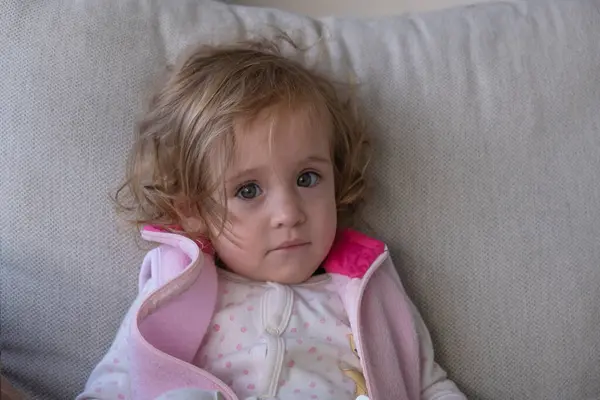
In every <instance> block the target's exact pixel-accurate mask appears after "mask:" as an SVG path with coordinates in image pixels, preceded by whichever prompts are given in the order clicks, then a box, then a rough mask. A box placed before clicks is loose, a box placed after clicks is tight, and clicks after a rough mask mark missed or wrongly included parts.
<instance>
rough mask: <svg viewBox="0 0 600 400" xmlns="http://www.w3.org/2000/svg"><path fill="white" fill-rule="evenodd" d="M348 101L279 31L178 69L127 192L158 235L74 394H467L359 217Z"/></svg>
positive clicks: (137, 215) (199, 56)
mask: <svg viewBox="0 0 600 400" xmlns="http://www.w3.org/2000/svg"><path fill="white" fill-rule="evenodd" d="M353 110H354V109H353V108H352V107H350V106H349V104H348V102H347V101H342V100H341V99H340V96H338V94H336V91H335V90H334V88H333V86H332V84H331V83H330V82H328V81H327V80H326V79H325V78H323V77H322V76H320V75H319V74H317V73H315V72H311V71H309V70H307V69H305V68H304V67H302V66H301V65H300V64H298V63H296V62H293V61H291V60H289V59H286V58H285V57H283V56H281V55H280V53H279V51H278V50H277V48H276V47H275V46H273V45H264V44H263V45H257V44H252V45H250V44H248V45H237V46H229V47H218V48H203V49H201V50H198V51H196V52H195V53H193V54H192V55H191V56H190V57H188V58H187V59H185V60H184V62H183V63H181V64H180V65H179V66H177V68H175V69H174V70H173V71H172V73H171V75H170V77H169V79H168V80H167V81H166V83H165V84H164V86H162V87H161V88H160V90H159V91H158V92H157V93H156V95H155V96H154V98H153V101H152V103H151V107H150V110H149V112H148V113H147V115H146V116H145V118H144V119H143V121H142V122H141V124H140V127H139V128H140V132H139V137H138V138H137V141H136V143H135V145H134V148H133V151H132V153H131V159H130V164H129V169H128V171H127V180H126V183H125V184H124V185H123V187H122V189H121V190H120V191H119V193H118V195H117V200H118V202H119V203H120V204H121V205H124V206H125V208H126V209H127V211H129V212H130V213H131V215H132V216H133V218H132V220H133V221H134V222H135V223H137V224H138V225H139V226H141V227H142V228H141V236H142V238H144V239H145V240H147V241H150V242H154V243H157V244H158V247H156V248H155V249H154V250H152V251H150V252H149V253H148V254H147V255H146V257H145V259H144V261H143V263H142V266H141V271H140V276H139V295H138V297H137V299H136V300H135V301H134V303H133V305H132V306H131V308H130V310H129V312H128V313H127V315H126V317H125V319H124V321H123V323H122V325H121V327H120V329H119V332H118V333H117V337H116V339H115V341H114V343H113V344H112V346H111V348H110V349H109V351H108V353H107V354H106V356H105V357H104V358H103V359H102V361H101V362H100V363H99V364H98V365H97V366H96V368H95V369H94V371H93V372H92V374H91V376H90V377H89V380H88V382H87V384H86V387H85V391H84V393H82V394H81V395H80V396H79V397H78V399H110V400H112V399H119V400H122V399H139V400H148V399H161V400H165V399H175V400H184V399H189V400H203V399H217V398H224V399H228V400H234V399H236V400H237V399H241V400H248V399H282V400H288V399H320V400H325V399H347V400H351V399H352V400H354V399H371V400H389V399H393V400H417V399H432V400H433V399H436V400H459V399H465V397H464V396H463V395H462V394H461V393H460V391H459V390H458V389H457V388H456V386H455V385H454V384H453V383H452V382H451V381H450V380H448V379H447V378H446V374H445V373H444V371H443V370H442V369H441V368H440V367H439V366H438V365H437V364H436V363H435V362H434V360H433V349H432V344H431V339H430V336H429V334H428V332H427V329H426V328H425V325H424V323H423V320H422V319H421V317H420V315H419V314H418V312H417V311H416V309H415V308H414V306H413V305H412V303H411V302H410V300H409V299H408V297H407V296H406V293H405V291H404V289H403V288H402V284H401V283H400V279H399V277H398V275H397V273H396V270H395V269H394V265H393V264H392V260H391V259H390V255H389V252H388V249H387V247H386V246H385V244H383V243H382V242H380V241H378V240H376V239H374V238H371V237H368V236H366V235H364V234H362V233H359V232H357V231H355V230H352V229H349V226H350V222H351V221H352V217H353V216H355V214H356V212H357V210H358V208H359V206H360V204H361V202H362V200H363V197H364V188H365V169H366V166H367V162H368V158H369V157H368V150H367V149H368V146H367V145H368V143H367V138H366V137H365V132H364V130H363V127H362V126H361V125H360V124H359V122H358V119H357V117H356V115H355V113H354V111H353ZM124 196H125V197H124Z"/></svg>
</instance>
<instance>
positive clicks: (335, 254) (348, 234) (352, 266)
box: [324, 229, 385, 278]
mask: <svg viewBox="0 0 600 400" xmlns="http://www.w3.org/2000/svg"><path fill="white" fill-rule="evenodd" d="M384 250H385V244H384V243H383V242H380V241H379V240H377V239H373V238H370V237H368V236H367V235H364V234H362V233H360V232H358V231H354V230H351V229H345V230H343V231H339V232H338V235H337V237H336V239H335V241H334V242H333V246H332V247H331V250H330V251H329V255H328V256H327V258H326V259H325V263H324V267H325V271H327V272H328V273H330V274H340V275H344V276H347V277H349V278H362V277H363V276H365V273H366V272H367V270H368V269H369V267H370V266H371V265H372V264H373V262H375V260H376V259H377V257H379V255H380V254H381V253H383V252H384Z"/></svg>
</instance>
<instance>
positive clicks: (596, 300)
mask: <svg viewBox="0 0 600 400" xmlns="http://www.w3.org/2000/svg"><path fill="white" fill-rule="evenodd" d="M0 9H1V10H2V12H1V13H0V40H1V43H2V45H1V47H0V55H1V57H0V94H1V96H2V100H1V101H0V135H1V137H0V204H1V206H0V268H1V269H0V278H1V279H0V289H1V294H0V301H1V307H2V313H1V317H0V325H1V326H0V331H1V349H2V360H1V361H2V365H3V368H4V371H3V372H4V373H5V374H6V376H7V377H8V378H9V379H10V380H12V381H14V382H15V383H16V384H17V385H18V386H20V387H23V388H25V389H26V390H28V391H30V392H31V393H35V394H36V397H37V398H40V399H61V400H62V399H66V398H71V397H73V395H74V394H75V393H76V392H77V391H78V390H80V389H81V387H82V385H83V383H84V381H85V377H86V375H87V374H88V373H89V371H90V369H91V368H92V366H93V365H94V364H95V363H96V362H97V361H98V360H99V359H100V357H101V356H102V354H103V353H104V352H105V351H106V349H107V347H108V345H109V343H110V341H111V340H112V338H113V335H114V332H115V330H116V329H117V327H118V324H119V321H120V319H121V317H122V315H123V314H124V312H125V310H126V308H127V306H128V304H130V302H131V300H132V299H133V297H134V296H135V286H136V285H135V284H136V280H135V276H136V270H135V268H134V267H132V266H136V265H139V261H140V260H141V259H142V254H143V252H142V251H141V250H140V249H138V248H137V246H136V244H135V242H134V240H133V239H132V237H133V235H131V234H129V232H127V231H125V230H124V229H121V228H117V224H116V223H115V215H114V213H113V207H112V205H111V203H110V200H109V193H111V192H113V191H114V189H115V188H116V187H117V186H118V178H119V177H121V176H122V171H123V164H124V158H125V153H126V151H127V148H128V146H129V144H130V142H131V137H132V132H133V127H134V119H135V117H136V116H137V115H139V111H140V110H141V104H142V99H143V98H144V95H145V94H146V93H147V91H148V89H149V88H150V87H151V83H152V82H153V77H154V76H155V74H157V73H159V72H160V71H162V69H163V68H164V66H165V64H166V63H167V62H171V61H173V60H174V57H175V56H176V55H177V54H178V53H179V52H180V50H181V49H183V48H184V47H186V45H188V44H191V43H196V42H205V43H217V42H224V41H228V40H231V39H234V38H235V39H239V38H246V37H248V36H250V35H265V36H269V35H270V32H272V28H271V27H273V26H275V27H279V28H281V29H285V30H286V31H288V32H289V33H290V34H291V36H292V37H293V38H295V39H296V40H297V41H299V42H300V44H303V45H306V46H307V47H309V49H308V50H307V51H306V52H305V53H303V54H301V55H299V58H301V59H303V60H304V61H305V62H306V64H307V65H309V66H310V65H316V64H318V65H319V66H320V67H322V68H323V70H325V71H328V72H332V73H333V74H335V76H336V77H338V79H339V80H342V81H344V80H347V79H352V80H357V81H359V82H360V83H361V86H360V87H359V89H358V95H359V97H360V100H361V101H362V104H363V105H364V110H365V114H366V117H367V120H368V122H369V127H370V128H371V130H372V132H373V133H374V135H375V139H376V140H375V143H374V146H375V148H376V153H375V155H376V157H375V159H374V162H373V170H372V175H371V179H370V181H369V182H370V183H371V185H372V187H373V198H372V201H371V202H370V203H369V206H368V208H367V213H366V215H367V218H366V219H367V222H368V223H369V225H370V226H371V227H372V228H373V229H374V230H375V231H376V232H377V235H378V236H379V237H380V238H381V239H383V240H384V241H386V242H387V243H389V244H390V245H391V250H392V253H393V255H394V258H395V260H396V261H397V264H398V266H399V272H400V274H401V276H402V278H403V282H404V283H405V284H406V286H407V288H408V292H409V294H410V295H411V297H412V298H413V299H414V300H415V302H416V303H417V305H418V306H419V308H420V311H421V312H422V314H423V315H424V318H425V320H426V322H427V324H428V326H429V328H430V329H431V331H432V335H433V339H434V343H435V344H436V348H437V350H438V353H437V355H438V357H439V360H440V361H441V364H442V365H443V366H444V367H446V369H447V370H448V371H449V373H450V376H451V378H452V379H454V380H455V381H456V382H457V383H458V384H459V385H460V386H461V388H462V389H464V390H465V391H466V392H467V395H469V397H470V398H475V399H492V400H493V399H509V398H514V399H532V400H538V399H539V400H541V399H597V398H599V397H600V379H598V377H599V376H600V363H599V362H598V360H599V359H600V331H599V330H598V326H600V311H599V307H600V268H599V266H600V245H599V243H600V185H599V184H598V182H599V181H600V133H599V131H600V113H599V112H598V110H600V45H599V43H600V41H599V38H600V4H599V2H598V1H597V0H565V1H554V0H532V1H528V2H505V3H499V4H483V5H478V6H473V7H464V8H459V9H456V10H449V11H443V12H437V13H433V14H426V15H422V16H407V17H398V18H382V19H370V20H359V19H323V20H322V21H314V20H310V19H306V18H301V17H298V16H295V15H291V14H287V13H283V12H276V11H269V10H261V9H255V8H234V7H231V6H228V5H226V4H223V3H209V2H203V1H200V0H196V1H194V0H178V1H150V0H147V1H145V0H120V1H118V2H115V1H107V0H100V1H91V0H90V1H82V0H70V1H69V0H63V1H59V0H40V1H35V2H33V1H22V0H0ZM319 37H323V39H322V40H318V38H319Z"/></svg>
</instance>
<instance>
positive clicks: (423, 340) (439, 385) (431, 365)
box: [410, 302, 467, 400]
mask: <svg viewBox="0 0 600 400" xmlns="http://www.w3.org/2000/svg"><path fill="white" fill-rule="evenodd" d="M410 306H411V311H412V314H413V320H414V321H415V327H416V329H417V335H418V337H419V353H420V354H419V356H420V359H421V400H466V399H467V398H466V397H465V395H464V394H462V393H461V391H460V390H459V389H458V387H456V385H455V384H454V382H452V381H451V380H450V379H448V376H447V375H446V372H445V371H444V370H443V369H442V368H441V367H440V366H439V365H438V364H437V363H436V362H435V360H434V354H433V343H432V342H431V336H430V335H429V331H428V330H427V327H426V326H425V322H424V321H423V318H422V317H421V314H419V311H418V310H417V308H416V307H415V306H414V304H412V302H410Z"/></svg>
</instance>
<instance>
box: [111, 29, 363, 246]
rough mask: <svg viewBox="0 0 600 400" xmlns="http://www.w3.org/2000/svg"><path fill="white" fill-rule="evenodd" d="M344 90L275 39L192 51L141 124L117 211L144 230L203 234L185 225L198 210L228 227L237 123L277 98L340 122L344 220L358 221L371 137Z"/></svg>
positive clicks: (338, 172)
mask: <svg viewBox="0 0 600 400" xmlns="http://www.w3.org/2000/svg"><path fill="white" fill-rule="evenodd" d="M346 86H347V85H346ZM339 89H340V88H337V86H336V85H334V83H332V81H330V80H329V79H327V78H326V77H325V76H324V75H321V74H319V73H317V72H314V71H311V70H309V69H307V68H305V67H303V66H302V65H301V64H300V63H298V62H296V61H293V60H291V59H289V58H286V57H284V56H283V55H282V53H281V51H280V47H279V46H278V45H277V44H276V43H275V42H273V41H260V42H247V43H240V44H235V45H228V46H217V47H214V46H212V47H211V46H203V47H201V48H198V49H196V50H194V51H193V52H191V53H190V54H189V55H188V56H187V57H185V58H184V59H183V62H181V63H180V64H179V65H176V66H175V67H174V68H173V69H171V71H170V72H169V74H168V75H167V78H166V80H165V81H164V83H163V84H162V85H161V86H160V87H159V88H158V90H157V91H156V93H155V94H154V95H153V96H152V98H151V101H150V105H149V108H148V110H147V112H146V113H145V115H144V117H143V118H142V119H141V121H140V122H139V124H138V132H137V137H136V139H135V141H134V144H133V148H132V150H131V153H130V156H129V162H128V166H127V170H126V177H125V181H124V183H123V184H122V186H121V187H120V188H119V189H118V191H117V193H116V196H115V201H116V203H117V206H118V208H119V210H120V211H121V212H122V213H124V214H125V219H126V220H127V221H129V222H132V223H134V224H135V225H136V226H137V228H138V229H139V228H140V227H141V226H142V225H146V224H150V225H154V226H158V227H160V228H163V229H166V230H173V229H175V230H178V231H180V232H181V233H184V234H186V235H189V236H194V235H195V234H199V232H196V231H195V229H194V228H193V227H192V228H190V227H186V225H185V224H184V221H185V220H186V219H187V218H188V217H189V216H191V215H193V216H194V217H195V218H199V219H200V221H203V223H204V224H206V223H210V224H211V225H214V224H215V221H218V222H217V223H221V224H224V223H225V221H226V213H227V210H226V205H223V204H220V203H219V201H218V200H216V199H217V198H219V196H215V193H218V191H219V190H221V191H224V179H223V174H224V171H225V169H226V167H227V165H228V163H229V160H230V159H231V156H232V154H231V153H232V149H233V140H234V137H233V136H234V126H235V121H240V120H241V121H248V120H251V119H252V118H254V117H256V116H257V115H258V114H259V113H260V112H261V111H262V110H265V109H267V108H269V107H272V106H277V105H280V104H281V105H286V106H288V107H292V109H293V108H294V107H303V106H310V107H314V106H315V105H317V107H319V108H321V109H322V111H326V113H327V114H328V116H329V117H330V120H331V123H332V127H333V135H332V138H331V152H332V161H333V164H334V181H335V196H336V204H337V210H338V221H339V222H338V223H339V224H340V225H351V224H352V221H353V220H354V217H355V216H356V213H357V211H358V209H359V206H360V205H361V203H362V202H363V199H364V194H365V170H366V168H367V164H368V162H369V158H370V157H369V142H368V140H367V136H366V133H365V129H364V125H363V123H362V122H361V119H360V118H359V117H358V114H357V111H356V107H355V106H354V102H353V101H352V96H351V95H348V96H346V99H343V98H342V96H341V95H340V93H339V92H340V90H339ZM221 193H223V192H221ZM174 227H179V228H174ZM181 227H183V228H181Z"/></svg>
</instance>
